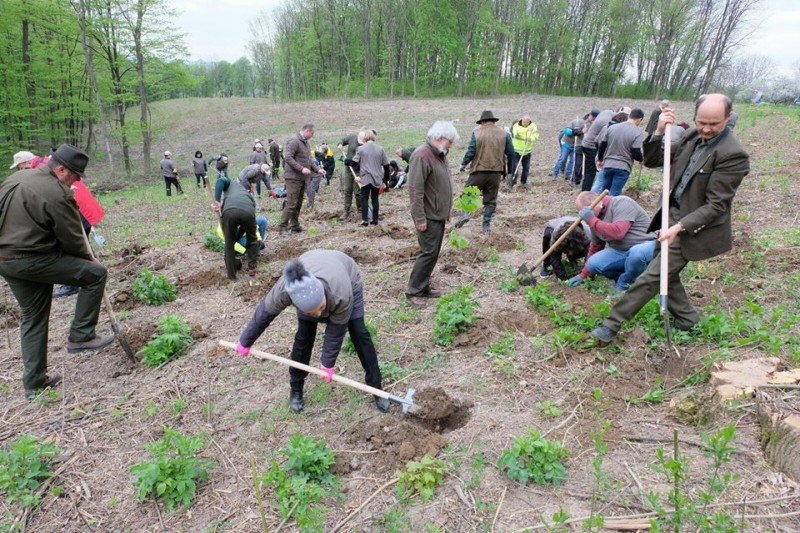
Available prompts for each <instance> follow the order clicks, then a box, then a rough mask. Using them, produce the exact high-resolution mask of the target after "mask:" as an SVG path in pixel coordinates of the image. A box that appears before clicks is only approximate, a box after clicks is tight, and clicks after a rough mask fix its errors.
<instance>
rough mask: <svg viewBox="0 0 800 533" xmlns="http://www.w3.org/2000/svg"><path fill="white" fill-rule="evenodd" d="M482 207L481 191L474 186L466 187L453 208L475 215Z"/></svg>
mask: <svg viewBox="0 0 800 533" xmlns="http://www.w3.org/2000/svg"><path fill="white" fill-rule="evenodd" d="M480 206H481V190H480V189H479V188H477V187H476V186H474V185H470V186H469V187H464V190H463V191H461V196H459V197H458V199H457V200H456V201H455V202H453V207H454V208H456V209H458V210H459V211H464V212H466V213H474V212H475V211H477V210H478V208H479V207H480Z"/></svg>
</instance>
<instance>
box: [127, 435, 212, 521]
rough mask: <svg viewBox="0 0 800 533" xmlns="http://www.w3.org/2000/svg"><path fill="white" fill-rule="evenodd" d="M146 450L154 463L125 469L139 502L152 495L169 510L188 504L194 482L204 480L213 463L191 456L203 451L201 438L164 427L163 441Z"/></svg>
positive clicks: (193, 494)
mask: <svg viewBox="0 0 800 533" xmlns="http://www.w3.org/2000/svg"><path fill="white" fill-rule="evenodd" d="M147 448H148V449H149V450H150V453H152V454H153V457H154V458H155V460H153V461H147V462H144V463H139V464H136V465H133V466H132V467H130V469H129V470H130V472H131V474H133V475H134V477H135V478H136V480H135V481H134V485H135V486H136V496H137V497H138V498H139V501H144V500H146V499H147V498H148V497H149V496H150V495H153V496H154V497H155V498H160V499H162V500H164V502H165V503H166V506H167V509H170V510H172V509H174V508H175V507H177V506H178V505H183V506H186V507H188V506H189V505H191V503H192V500H194V497H195V494H196V491H197V484H198V482H204V481H207V480H208V471H207V469H209V468H212V467H213V466H214V463H212V462H210V461H203V460H202V459H199V458H197V457H196V456H195V454H196V453H197V452H199V451H200V450H202V449H203V448H205V437H204V436H203V435H197V436H192V435H183V434H182V433H179V432H177V431H175V430H174V429H171V428H166V429H165V430H164V438H163V439H161V440H160V441H157V442H152V443H150V444H149V445H148V446H147Z"/></svg>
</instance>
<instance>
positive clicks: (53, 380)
mask: <svg viewBox="0 0 800 533" xmlns="http://www.w3.org/2000/svg"><path fill="white" fill-rule="evenodd" d="M59 383H61V376H59V375H58V374H50V375H49V376H47V377H46V378H45V380H44V383H42V386H41V387H39V388H38V389H25V399H26V400H30V399H33V398H35V397H36V396H38V395H39V394H40V393H41V392H42V391H43V390H45V389H48V388H49V389H54V388H56V387H57V386H58V384H59Z"/></svg>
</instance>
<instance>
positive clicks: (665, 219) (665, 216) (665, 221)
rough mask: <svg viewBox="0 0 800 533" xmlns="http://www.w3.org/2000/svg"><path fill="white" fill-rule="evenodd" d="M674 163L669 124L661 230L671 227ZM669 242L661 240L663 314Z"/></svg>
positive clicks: (666, 132) (665, 307)
mask: <svg viewBox="0 0 800 533" xmlns="http://www.w3.org/2000/svg"><path fill="white" fill-rule="evenodd" d="M671 163H672V128H671V125H670V124H667V128H666V130H664V184H663V186H662V190H661V231H667V229H669V192H670V191H669V177H670V166H671ZM668 275H669V243H667V241H661V272H660V278H661V279H660V280H659V281H660V282H661V283H660V291H659V292H660V295H661V314H662V315H663V314H665V313H666V312H667V287H668V286H669V279H668V278H667V276H668Z"/></svg>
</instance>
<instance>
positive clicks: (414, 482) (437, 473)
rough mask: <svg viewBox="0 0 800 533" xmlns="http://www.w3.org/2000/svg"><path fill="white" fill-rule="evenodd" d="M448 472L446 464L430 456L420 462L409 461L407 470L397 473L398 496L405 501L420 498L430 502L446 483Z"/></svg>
mask: <svg viewBox="0 0 800 533" xmlns="http://www.w3.org/2000/svg"><path fill="white" fill-rule="evenodd" d="M446 471H447V466H446V465H445V462H444V461H442V460H441V459H437V458H436V457H431V456H430V455H426V456H425V457H423V458H422V459H420V460H419V461H409V462H408V464H407V465H406V469H405V470H404V471H402V472H398V473H397V479H398V481H397V494H398V495H399V496H400V497H401V498H402V499H405V500H408V499H411V498H412V497H414V496H419V497H420V498H422V501H424V502H428V501H430V499H431V498H432V497H433V495H434V494H435V493H436V488H437V487H438V486H439V485H441V484H442V483H443V482H444V474H445V472H446Z"/></svg>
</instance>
